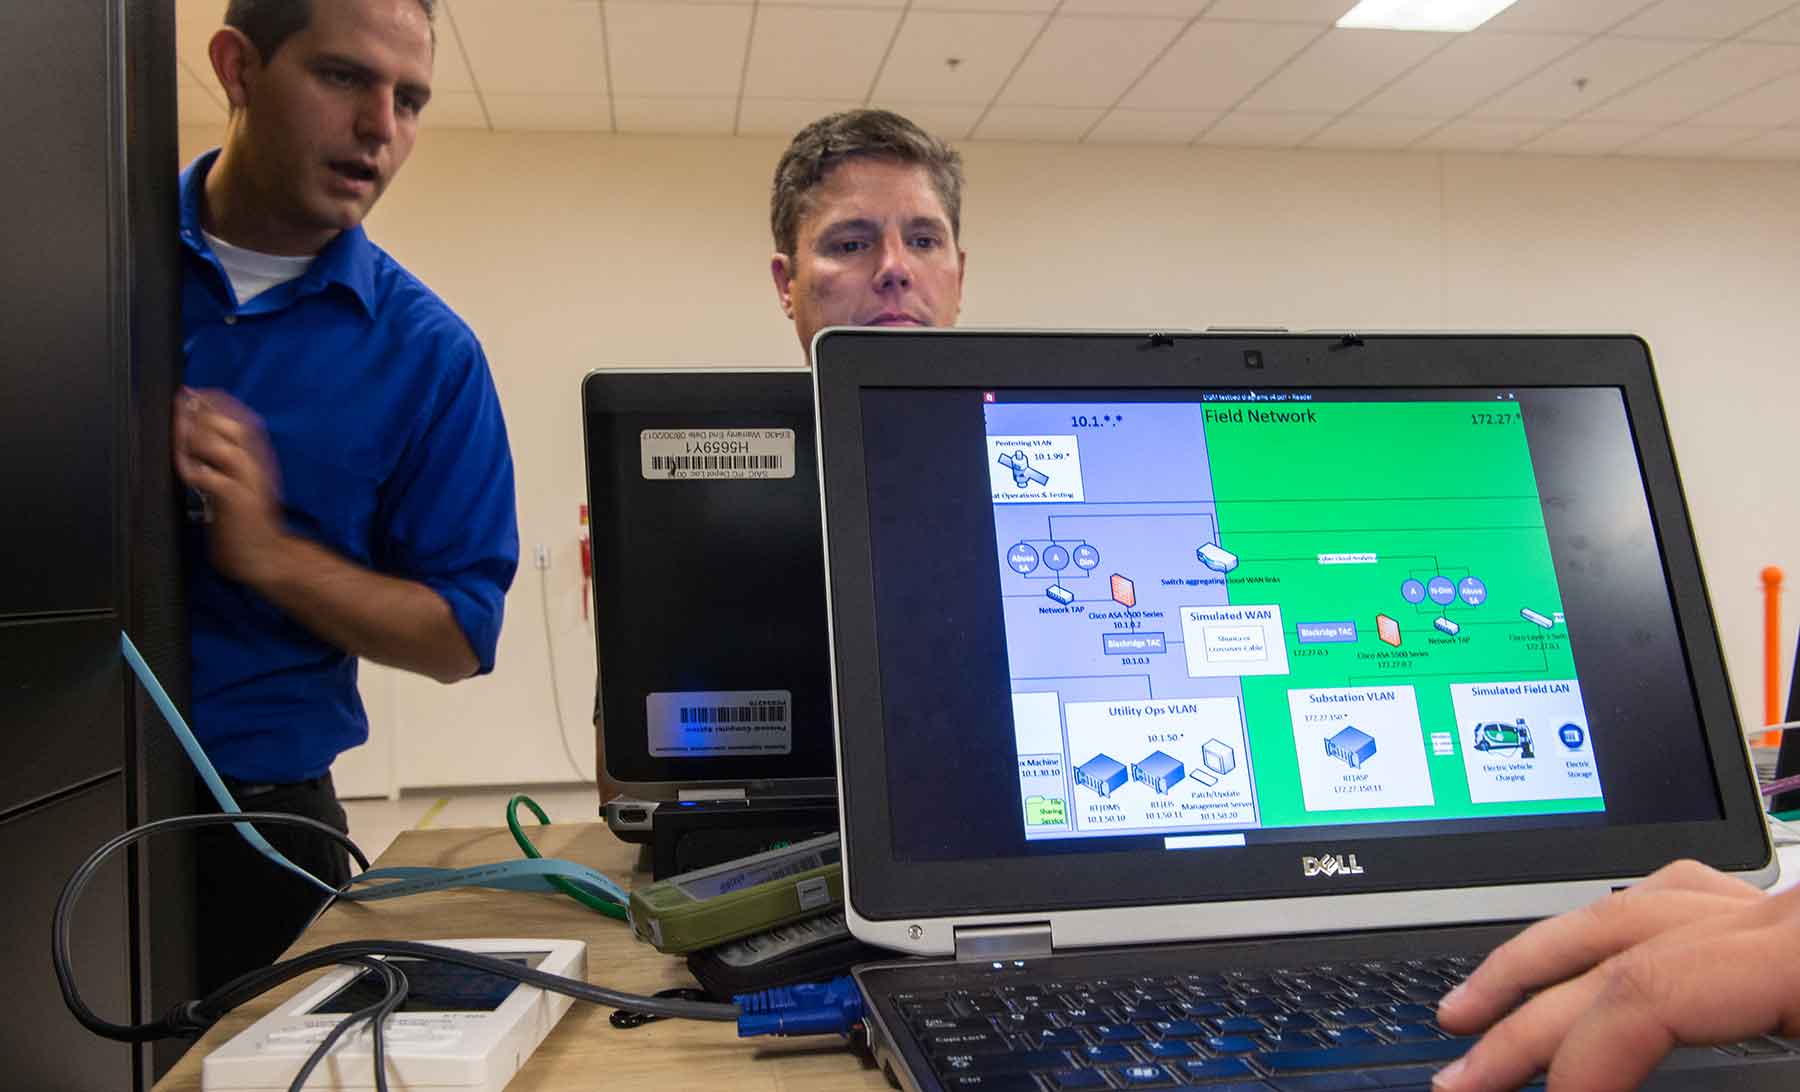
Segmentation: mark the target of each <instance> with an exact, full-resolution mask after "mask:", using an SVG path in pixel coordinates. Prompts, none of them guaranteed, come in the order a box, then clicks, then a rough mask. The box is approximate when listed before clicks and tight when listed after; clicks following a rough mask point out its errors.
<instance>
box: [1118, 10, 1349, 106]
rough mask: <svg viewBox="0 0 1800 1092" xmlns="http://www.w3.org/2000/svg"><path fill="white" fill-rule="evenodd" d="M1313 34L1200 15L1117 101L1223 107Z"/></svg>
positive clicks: (1308, 29) (1303, 45) (1300, 29)
mask: <svg viewBox="0 0 1800 1092" xmlns="http://www.w3.org/2000/svg"><path fill="white" fill-rule="evenodd" d="M1318 37H1319V31H1318V29H1317V28H1315V27H1306V26H1271V25H1269V24H1259V23H1209V22H1206V21H1205V20H1201V21H1200V22H1198V23H1195V24H1194V25H1193V26H1191V27H1189V28H1188V30H1187V33H1186V34H1183V35H1182V36H1181V38H1180V40H1179V41H1177V42H1176V43H1175V45H1174V47H1173V48H1171V49H1170V50H1169V52H1168V54H1167V55H1166V56H1164V57H1163V59H1162V60H1160V61H1158V62H1157V63H1156V66H1155V67H1154V68H1152V69H1151V70H1150V71H1149V72H1147V73H1145V75H1144V78H1143V79H1142V80H1140V81H1139V82H1138V85H1137V86H1136V87H1133V88H1132V89H1131V91H1130V93H1129V94H1127V95H1126V96H1125V98H1124V99H1123V100H1121V101H1120V103H1119V105H1121V106H1128V107H1131V108H1133V109H1141V110H1228V109H1230V108H1231V107H1233V106H1235V105H1237V103H1238V102H1239V101H1240V100H1242V99H1243V97H1244V96H1245V95H1247V94H1249V93H1250V92H1251V90H1252V89H1254V88H1255V87H1256V85H1257V84H1259V83H1261V82H1262V81H1263V80H1266V79H1268V78H1269V76H1271V75H1272V74H1273V73H1274V72H1275V71H1276V70H1277V69H1279V68H1280V67H1281V66H1282V65H1283V64H1285V63H1286V62H1287V61H1288V60H1290V59H1291V58H1292V57H1293V56H1294V55H1295V54H1297V53H1299V52H1300V51H1301V50H1303V49H1305V48H1306V47H1307V46H1308V45H1309V44H1311V43H1312V42H1313V41H1314V40H1315V39H1317V38H1318Z"/></svg>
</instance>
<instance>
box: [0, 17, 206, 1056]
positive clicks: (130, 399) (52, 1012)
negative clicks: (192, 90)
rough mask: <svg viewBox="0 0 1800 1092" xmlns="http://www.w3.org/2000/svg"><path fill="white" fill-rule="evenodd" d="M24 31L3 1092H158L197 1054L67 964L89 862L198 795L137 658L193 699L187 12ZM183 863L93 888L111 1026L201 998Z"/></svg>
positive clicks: (85, 913)
mask: <svg viewBox="0 0 1800 1092" xmlns="http://www.w3.org/2000/svg"><path fill="white" fill-rule="evenodd" d="M219 10H220V11H222V10H223V5H221V6H220V9H219ZM5 27H6V33H5V34H4V35H0V102H4V103H5V104H6V106H5V111H6V134H7V137H8V138H9V141H8V142H9V145H10V146H11V152H12V154H11V155H10V156H8V157H7V158H6V159H5V160H4V161H0V238H4V239H5V240H6V248H7V255H6V260H5V261H4V262H0V541H3V542H4V543H5V547H4V551H3V552H4V555H5V558H6V562H5V565H4V566H3V567H0V726H3V727H4V731H3V732H0V866H3V867H4V869H5V874H6V876H7V878H8V881H9V885H10V887H11V889H12V890H11V892H10V894H9V897H8V898H7V899H5V900H0V967H4V968H5V969H6V988H5V989H4V990H0V1006H3V1013H0V1059H4V1067H3V1068H0V1087H4V1088H30V1089H34V1090H35V1089H45V1090H54V1092H61V1090H70V1092H88V1090H94V1092H118V1090H121V1089H133V1088H135V1089H144V1088H148V1086H149V1084H150V1083H151V1081H152V1080H153V1079H154V1074H155V1073H157V1072H160V1071H161V1070H162V1069H165V1068H166V1067H167V1066H168V1065H170V1064H172V1063H173V1061H174V1059H175V1058H176V1057H177V1056H178V1054H179V1050H180V1049H181V1046H182V1044H179V1043H171V1044H163V1045H157V1046H154V1047H150V1046H145V1047H134V1046H129V1045H126V1044H121V1043H113V1042H109V1041H107V1040H104V1039H100V1038H98V1037H96V1036H94V1035H93V1034H91V1033H90V1032H88V1031H87V1030H86V1029H85V1028H83V1027H81V1026H80V1024H79V1023H77V1022H76V1020H75V1019H74V1017H72V1016H71V1015H70V1014H69V1012H68V1011H67V1009H66V1008H65V1007H64V1005H63V1002H62V999H61V995H60V993H59V992H58V990H57V987H56V982H55V979H54V976H53V975H52V973H51V965H50V959H49V954H48V953H49V938H50V914H51V909H52V906H53V905H54V903H55V900H56V897H57V894H58V893H59V891H60V890H61V888H62V885H63V883H64V882H65V881H66V880H67V879H68V876H69V874H70V873H71V872H72V871H73V869H74V868H75V866H76V865H77V864H79V863H80V861H81V860H82V859H84V858H85V857H86V856H87V855H88V854H89V853H90V852H91V851H92V850H93V849H94V848H96V847H97V846H99V845H100V844H101V843H102V842H104V841H105V840H106V839H108V838H109V837H111V836H112V835H114V834H117V833H118V832H119V831H121V830H123V829H125V828H127V827H129V826H135V825H137V824H140V823H143V822H145V821H147V820H150V819H153V818H159V817H162V816H166V815H170V814H176V813H179V812H183V811H186V810H189V808H190V805H191V799H192V792H193V780H192V775H191V773H190V772H189V771H188V770H187V768H186V765H185V759H184V758H183V757H182V756H181V754H180V752H179V750H177V749H176V748H175V747H174V746H173V744H172V739H171V737H170V736H169V734H168V731H167V729H166V728H164V727H163V726H162V725H161V724H160V723H158V721H157V718H156V715H155V713H154V712H153V711H152V710H151V709H150V707H149V706H148V704H147V703H146V702H145V701H144V699H143V696H142V694H141V693H140V692H139V691H138V690H137V688H136V687H135V685H133V684H131V683H130V682H129V676H128V675H127V673H126V668H125V666H124V662H123V660H122V659H121V657H120V654H119V633H120V631H121V630H128V631H130V632H131V633H132V635H133V637H134V639H136V640H137V643H138V644H139V646H140V647H141V648H143V650H144V652H145V654H146V655H147V656H148V657H149V658H150V660H151V662H152V664H153V665H154V666H155V667H156V669H157V670H158V672H159V673H161V675H162V676H163V679H164V682H165V683H167V684H169V688H170V690H171V691H172V692H173V693H174V695H175V697H176V700H177V702H181V701H182V699H183V696H184V694H185V690H186V681H187V660H186V651H185V648H186V641H185V636H184V633H183V627H182V623H181V618H182V612H181V600H180V572H181V570H180V565H179V562H178V552H177V544H178V538H177V535H176V529H177V518H178V498H177V494H176V490H175V489H174V487H173V482H172V480H171V479H172V474H171V471H170V466H169V454H168V432H169V409H168V407H169V405H170V397H171V395H172V392H173V390H174V387H175V385H176V383H177V382H178V381H179V374H180V338H179V315H178V307H179V285H178V279H177V272H178V269H179V266H178V264H177V263H178V259H179V255H178V252H177V251H176V223H177V211H176V198H175V175H176V172H177V170H178V169H179V164H178V163H177V161H176V155H177V152H176V123H175V82H176V66H175V42H174V27H175V12H174V0H53V2H51V0H38V2H32V3H15V4H9V5H7V7H6V20H5ZM164 842H169V843H173V844H169V845H164V844H163V843H164ZM187 852H188V851H187V849H186V846H185V845H184V844H183V843H182V841H181V840H180V839H179V838H169V839H163V840H159V841H158V842H156V843H152V844H150V845H147V846H144V847H142V848H141V849H137V850H134V851H132V852H130V853H128V854H124V855H121V856H120V857H119V858H118V859H117V860H116V861H114V862H113V863H112V864H111V865H110V866H109V867H108V869H107V870H106V872H105V873H104V875H102V876H101V877H100V879H99V881H98V882H97V883H95V884H94V885H93V886H92V887H91V888H90V889H89V891H88V893H87V897H86V899H85V900H84V902H83V904H82V913H81V916H80V919H79V921H78V925H77V932H76V951H77V953H78V958H77V965H78V975H79V980H80V983H81V988H82V990H83V992H84V994H85V995H86V996H87V998H88V999H89V1003H90V1004H91V1005H92V1006H93V1007H94V1008H96V1009H97V1010H98V1011H100V1012H102V1013H103V1014H104V1015H105V1016H106V1017H107V1018H109V1019H112V1020H115V1021H118V1022H121V1023H124V1022H138V1021H142V1020H145V1019H148V1018H150V1016H151V1014H154V1013H158V1012H162V1011H166V1010H167V1008H168V1007H169V1006H170V1005H171V1004H172V1003H174V1002H175V1001H178V1000H181V999H183V998H185V997H188V996H191V991H192V983H193V948H194V937H193V912H192V900H193V895H192V888H193V884H192V881H191V868H190V864H189V860H188V858H187V856H186V854H187ZM152 919H154V920H152Z"/></svg>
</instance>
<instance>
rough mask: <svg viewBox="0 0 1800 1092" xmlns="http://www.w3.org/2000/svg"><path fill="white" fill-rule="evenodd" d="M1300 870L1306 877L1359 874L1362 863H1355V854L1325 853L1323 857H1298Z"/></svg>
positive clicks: (1360, 873)
mask: <svg viewBox="0 0 1800 1092" xmlns="http://www.w3.org/2000/svg"><path fill="white" fill-rule="evenodd" d="M1300 870H1301V871H1302V872H1305V873H1306V875H1307V878H1308V879H1310V878H1312V877H1314V876H1360V875H1362V871H1363V870H1362V865H1359V864H1357V863H1356V854H1354V853H1351V854H1349V855H1347V856H1346V855H1345V854H1342V853H1327V854H1326V855H1325V856H1323V857H1302V858H1300Z"/></svg>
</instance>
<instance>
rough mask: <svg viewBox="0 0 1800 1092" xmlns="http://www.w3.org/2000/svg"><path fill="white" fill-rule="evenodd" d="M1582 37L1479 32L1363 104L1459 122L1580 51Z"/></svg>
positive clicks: (1375, 109)
mask: <svg viewBox="0 0 1800 1092" xmlns="http://www.w3.org/2000/svg"><path fill="white" fill-rule="evenodd" d="M1582 41H1584V38H1580V36H1579V34H1507V32H1501V31H1476V32H1474V34H1465V36H1462V38H1458V40H1456V41H1453V43H1449V45H1447V47H1445V49H1444V50H1440V52H1436V54H1433V56H1431V58H1429V59H1426V63H1424V65H1420V67H1418V68H1413V70H1411V72H1408V74H1406V76H1402V77H1400V79H1397V81H1395V83H1393V85H1390V86H1386V88H1382V90H1381V94H1377V95H1375V97H1373V99H1370V101H1368V103H1364V104H1363V108H1361V110H1364V112H1368V113H1395V115H1413V117H1456V115H1460V113H1463V112H1465V110H1469V108H1471V106H1474V104H1476V103H1480V101H1483V99H1487V97H1490V95H1494V94H1498V92H1501V90H1505V88H1508V86H1512V85H1514V83H1519V81H1521V79H1526V77H1530V76H1532V74H1534V72H1537V70H1539V68H1543V67H1544V65H1550V63H1552V61H1555V59H1557V58H1559V56H1562V54H1566V52H1570V50H1573V49H1579V47H1580V43H1582Z"/></svg>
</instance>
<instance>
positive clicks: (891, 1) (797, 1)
mask: <svg viewBox="0 0 1800 1092" xmlns="http://www.w3.org/2000/svg"><path fill="white" fill-rule="evenodd" d="M750 2H751V0H719V3H723V4H748V3H750ZM760 6H761V7H762V9H763V10H764V11H767V10H768V9H769V8H867V9H869V10H871V11H872V10H875V9H879V8H890V9H894V10H898V9H900V8H903V7H905V6H906V0H762V3H761V5H760Z"/></svg>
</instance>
